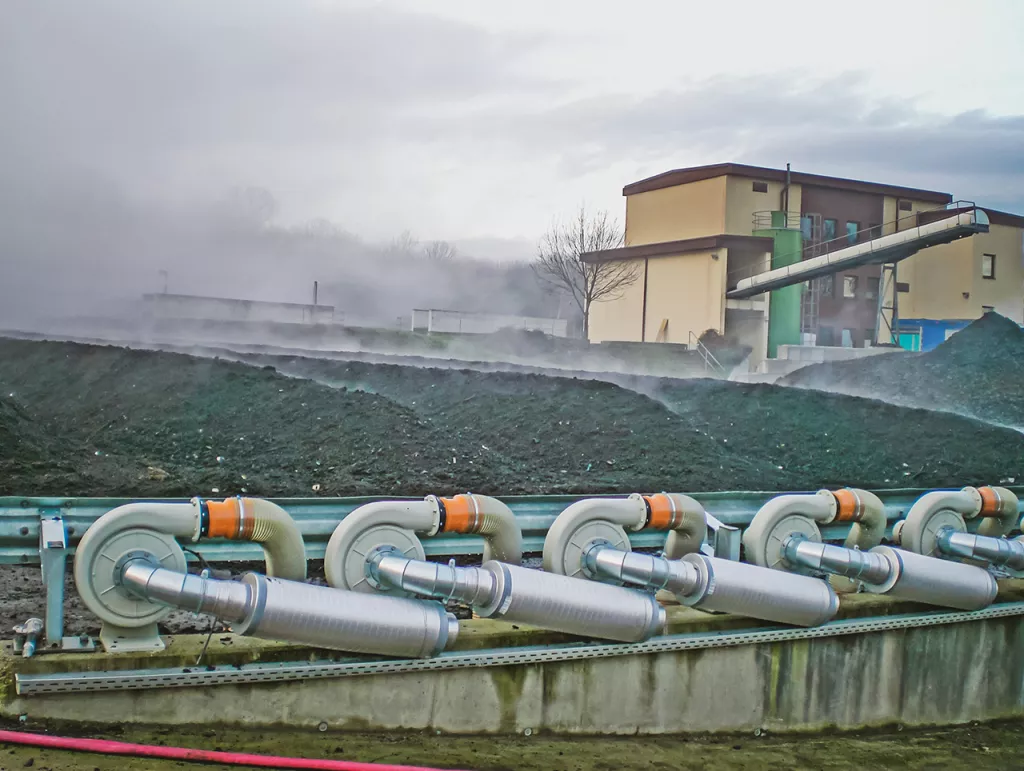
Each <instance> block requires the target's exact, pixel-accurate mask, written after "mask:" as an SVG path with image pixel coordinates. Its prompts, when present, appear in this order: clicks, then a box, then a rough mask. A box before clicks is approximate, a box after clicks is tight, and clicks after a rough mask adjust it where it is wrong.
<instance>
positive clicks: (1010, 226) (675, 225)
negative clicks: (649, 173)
mask: <svg viewBox="0 0 1024 771" xmlns="http://www.w3.org/2000/svg"><path fill="white" fill-rule="evenodd" d="M622 192H623V195H624V196H625V198H626V233H625V245H624V246H623V247H621V248H618V249H611V250H607V251H601V252H592V253H590V254H588V255H586V256H585V259H586V260H587V261H590V262H601V261H610V260H630V261H639V262H642V264H643V267H642V271H641V278H640V279H639V280H638V281H636V282H635V283H634V284H633V285H631V286H630V287H629V288H628V289H626V290H625V291H624V292H622V293H621V295H620V296H618V297H616V298H614V299H609V300H607V301H604V302H599V303H595V304H594V306H593V308H592V310H591V319H590V339H591V341H592V342H605V341H635V342H669V343H683V344H692V343H693V342H694V341H695V340H696V339H697V338H698V337H700V336H701V335H702V334H703V333H704V332H706V331H708V330H714V331H716V332H718V333H719V334H722V335H725V336H726V337H727V338H729V339H732V340H735V341H738V342H742V343H744V344H747V345H750V346H751V348H752V349H753V353H752V360H751V361H752V364H756V363H758V362H759V361H761V360H763V359H764V358H766V357H768V358H770V357H774V356H775V355H776V353H777V351H778V347H779V346H780V345H800V344H803V345H816V346H841V347H846V348H859V347H870V346H873V345H878V344H893V343H898V344H899V345H902V346H903V347H905V348H908V349H911V350H926V349H928V348H930V347H934V345H936V344H937V343H938V342H941V340H942V339H945V337H947V336H948V335H949V334H951V333H952V332H954V331H956V330H957V329H959V328H961V327H962V326H965V325H966V324H968V323H969V322H970V321H972V320H973V319H976V318H978V317H979V316H981V315H982V314H983V313H985V312H986V311H989V310H995V311H997V312H999V313H1001V314H1003V315H1005V316H1007V317H1009V318H1011V319H1014V320H1015V321H1017V322H1018V323H1024V258H1022V233H1024V217H1020V216H1017V215H1012V214H1007V213H1004V212H998V211H993V210H991V209H982V208H979V207H976V206H975V205H974V203H973V202H954V201H953V197H952V196H951V195H950V194H949V193H944V192H939V191H934V190H922V189H916V188H910V187H900V186H895V185H889V184H882V183H876V182H865V181H859V180H851V179H843V178H838V177H829V176H822V175H818V174H808V173H803V172H797V171H791V170H790V169H788V168H787V169H771V168H762V167H756V166H746V165H741V164H735V163H725V164H716V165H711V166H698V167H693V168H685V169H677V170H674V171H668V172H665V173H664V174H659V175H657V176H654V177H650V178H648V179H644V180H641V181H639V182H634V183H632V184H630V185H627V186H626V187H625V188H623V191H622Z"/></svg>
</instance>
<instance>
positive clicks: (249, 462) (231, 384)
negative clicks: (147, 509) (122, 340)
mask: <svg viewBox="0 0 1024 771" xmlns="http://www.w3.org/2000/svg"><path fill="white" fill-rule="evenodd" d="M268 361H272V362H273V366H252V365H249V364H243V363H236V362H227V361H219V360H215V359H202V358H195V357H191V356H184V355H179V354H171V353H162V352H149V351H132V350H127V349H123V348H116V347H103V346H88V345H78V344H73V343H53V342H34V341H20V340H0V386H2V391H0V392H2V393H3V394H4V395H5V396H4V399H5V401H4V405H5V407H4V412H3V413H0V414H3V416H4V427H5V434H4V436H5V438H4V439H3V444H2V445H0V446H2V448H3V455H2V456H0V494H8V495H70V496H84V495H91V496H167V497H180V496H191V495H206V496H215V495H233V494H239V493H246V494H250V495H265V496H340V495H371V494H372V495H423V494H427V493H442V494H446V493H452V492H457V491H465V490H472V491H475V492H481V493H490V494H505V495H510V494H528V493H578V494H588V493H627V492H632V491H648V490H680V491H686V490H724V489H762V490H791V489H814V488H817V487H820V486H829V485H860V486H865V487H873V488H879V487H910V486H948V485H962V484H981V483H989V484H991V483H996V482H999V481H1004V480H1009V479H1010V478H1014V479H1016V478H1024V436H1022V435H1021V434H1019V433H1017V432H1014V431H1010V430H1007V429H1002V428H998V427H995V426H991V425H986V424H983V423H980V422H977V421H973V420H970V419H967V418H963V417H959V416H955V415H949V414H944V413H934V412H927V411H924V410H913V409H905V408H900V407H894V406H891V405H887V404H883V403H880V402H877V401H869V400H864V399H858V398H853V397H848V396H839V395H833V394H825V393H815V392H808V391H799V390H796V389H790V388H779V387H775V386H764V385H741V384H735V383H727V382H722V381H713V380H662V381H657V382H658V385H657V387H654V388H652V389H651V390H650V391H649V393H648V394H641V393H638V392H637V391H632V390H628V389H625V388H621V387H619V386H616V385H613V384H610V383H604V382H600V381H592V380H575V379H571V378H553V377H544V376H539V375H522V374H512V373H486V372H474V371H466V370H436V369H427V368H415V367H404V366H394V365H382V364H369V363H365V362H338V361H325V360H316V359H297V358H288V359H283V358H271V357H262V358H261V362H262V363H264V364H266V363H267V362H268ZM283 373H287V375H286V374H283Z"/></svg>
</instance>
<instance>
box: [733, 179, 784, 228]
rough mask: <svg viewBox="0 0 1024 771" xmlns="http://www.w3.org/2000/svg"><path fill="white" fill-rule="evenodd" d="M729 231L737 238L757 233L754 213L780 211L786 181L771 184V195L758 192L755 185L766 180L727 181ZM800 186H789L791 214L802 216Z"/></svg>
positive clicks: (769, 190) (769, 188)
mask: <svg viewBox="0 0 1024 771" xmlns="http://www.w3.org/2000/svg"><path fill="white" fill-rule="evenodd" d="M725 180H726V182H725V190H726V193H725V201H726V209H725V230H723V231H722V232H723V233H728V234H729V235H734V236H749V235H752V234H753V232H754V212H763V211H778V210H779V206H781V204H782V188H784V187H785V184H784V183H782V182H768V192H767V193H755V192H754V183H755V182H764V181H765V180H756V179H751V178H750V177H736V176H728V177H726V178H725ZM801 195H802V193H801V188H800V185H790V186H789V211H790V213H793V214H796V215H797V216H799V215H800V202H801Z"/></svg>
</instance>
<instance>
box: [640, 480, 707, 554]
mask: <svg viewBox="0 0 1024 771" xmlns="http://www.w3.org/2000/svg"><path fill="white" fill-rule="evenodd" d="M662 497H664V498H667V499H669V501H670V502H671V504H672V510H671V515H672V518H671V521H670V522H669V523H668V524H667V525H665V526H667V527H669V528H671V530H670V532H669V534H668V538H667V539H665V556H666V557H667V558H668V559H671V560H676V559H681V558H682V557H684V556H685V555H687V554H696V553H697V552H699V551H700V547H701V545H702V544H703V543H704V539H705V538H706V537H707V534H708V519H707V511H705V509H704V507H703V506H702V505H701V504H700V502H699V501H697V500H696V499H694V498H691V497H690V496H688V495H680V494H679V493H663V494H661V495H652V496H649V497H648V498H647V501H648V504H649V505H650V506H651V508H652V514H651V523H650V525H649V527H658V526H659V525H658V524H656V522H655V516H654V513H653V512H654V507H655V503H656V502H657V501H658V499H660V498H662Z"/></svg>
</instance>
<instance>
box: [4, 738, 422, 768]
mask: <svg viewBox="0 0 1024 771" xmlns="http://www.w3.org/2000/svg"><path fill="white" fill-rule="evenodd" d="M0 742H6V743H8V744H25V745H28V746H30V747H49V748H52V749H55V750H73V751H78V752H98V753H100V754H103V755H135V756H137V757H141V758H167V759H169V760H191V761H195V762H199V763H223V764H226V765H233V766H260V767H263V768H309V769H326V770H327V771H442V770H441V769H437V768H426V767H423V766H395V765H391V764H390V763H356V762H354V761H351V760H318V759H316V758H282V757H276V756H274V755H251V754H249V753H246V752H219V751H214V750H193V749H189V748H188V747H159V746H155V745H152V744H130V743H128V742H113V741H109V740H107V739H78V738H74V737H70V736H48V735H46V734H32V733H25V732H23V731H0Z"/></svg>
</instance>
